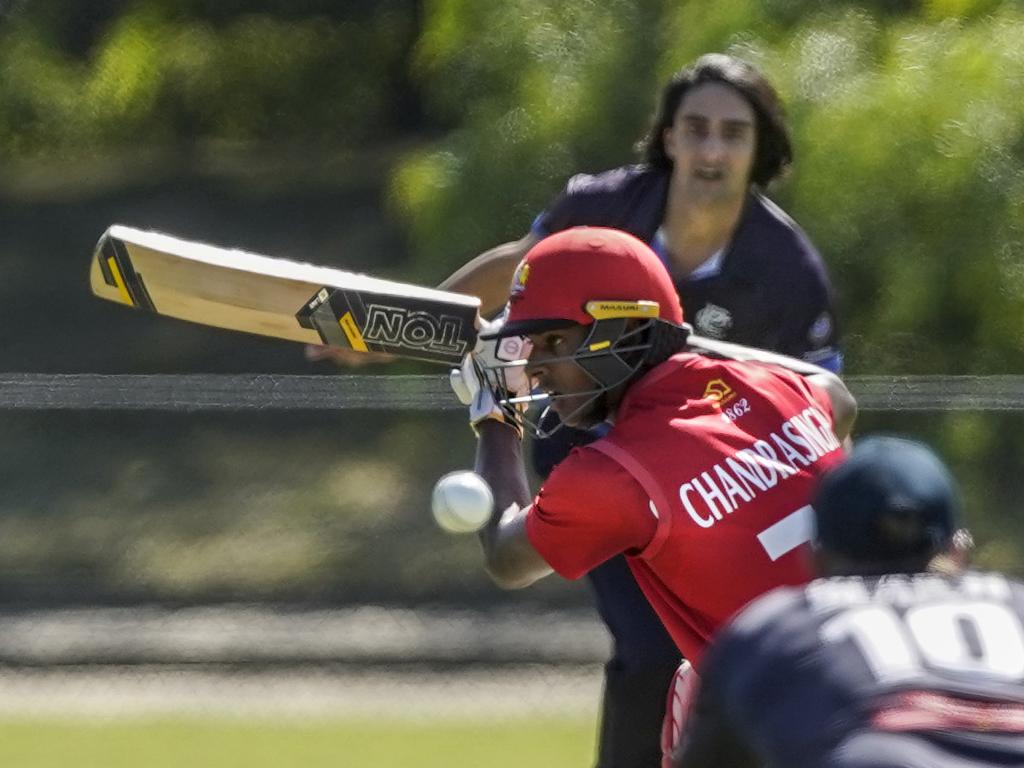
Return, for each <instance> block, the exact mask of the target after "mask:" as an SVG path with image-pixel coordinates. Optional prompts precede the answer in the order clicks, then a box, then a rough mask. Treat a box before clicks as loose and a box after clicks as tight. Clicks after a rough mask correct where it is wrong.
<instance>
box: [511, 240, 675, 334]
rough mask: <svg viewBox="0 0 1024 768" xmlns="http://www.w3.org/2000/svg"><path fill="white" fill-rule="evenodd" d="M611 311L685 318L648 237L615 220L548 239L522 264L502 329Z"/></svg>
mask: <svg viewBox="0 0 1024 768" xmlns="http://www.w3.org/2000/svg"><path fill="white" fill-rule="evenodd" d="M612 317H637V318H646V319H655V318H658V319H661V320H665V321H667V322H670V323H673V324H675V325H682V323H683V308H682V305H681V304H680V302H679V296H678V295H677V293H676V289H675V286H674V285H673V284H672V279H671V278H670V277H669V274H668V271H667V270H666V269H665V265H664V264H662V262H661V260H660V259H659V258H658V256H657V254H656V253H654V251H652V250H651V248H650V247H649V246H648V245H647V244H646V243H644V242H643V241H641V240H639V239H637V238H636V237H634V236H633V235H631V234H629V233H627V232H623V231H621V230H618V229H611V228H608V227H573V228H572V229H566V230H563V231H561V232H556V233H555V234H553V235H551V236H549V237H546V238H544V239H543V240H541V241H540V242H539V243H537V244H536V245H535V246H533V248H531V249H530V250H529V252H528V253H527V254H526V258H524V259H523V261H522V262H521V263H520V264H519V267H518V268H517V269H516V273H515V277H514V278H513V281H512V289H511V291H510V294H509V312H508V317H507V318H506V320H505V323H504V325H503V326H502V328H501V330H500V331H499V332H498V333H497V334H495V335H497V336H526V335H529V334H531V333H540V332H543V331H545V330H550V329H552V328H557V327H562V326H565V325H567V324H569V323H580V324H581V325H589V324H591V323H593V322H594V321H595V320H601V319H606V318H612Z"/></svg>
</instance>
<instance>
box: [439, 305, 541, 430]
mask: <svg viewBox="0 0 1024 768" xmlns="http://www.w3.org/2000/svg"><path fill="white" fill-rule="evenodd" d="M503 322H504V315H502V316H499V317H498V318H497V319H495V320H491V321H488V320H481V321H480V334H481V335H489V334H492V333H495V332H497V331H498V330H499V329H500V328H501V325H502V323H503ZM529 343H530V342H529V341H528V340H526V339H524V338H522V337H519V336H509V337H505V338H501V339H486V340H485V339H478V340H477V343H476V347H475V348H474V349H473V351H472V352H471V353H470V354H468V355H466V357H465V359H463V361H462V365H461V366H460V367H459V368H455V369H452V371H451V373H450V374H449V383H450V384H451V387H452V390H453V391H454V392H455V396H456V397H458V398H459V402H461V403H462V404H463V405H467V406H469V423H470V426H472V427H473V430H474V431H476V427H477V425H478V424H480V423H481V422H482V421H485V420H487V419H493V420H496V421H500V422H502V423H505V424H508V425H509V426H511V427H513V428H514V429H515V430H516V431H517V432H518V433H519V435H520V436H522V434H523V427H522V420H521V419H520V418H519V415H520V409H519V408H518V407H516V406H512V405H508V404H503V403H502V401H504V400H507V399H509V398H512V397H518V396H521V395H526V394H528V393H529V391H530V383H529V379H528V378H527V376H526V370H525V367H524V366H512V367H509V366H508V365H507V363H509V362H512V361H515V360H523V359H525V358H526V357H527V356H528V355H529V353H530V348H529ZM488 373H490V375H488Z"/></svg>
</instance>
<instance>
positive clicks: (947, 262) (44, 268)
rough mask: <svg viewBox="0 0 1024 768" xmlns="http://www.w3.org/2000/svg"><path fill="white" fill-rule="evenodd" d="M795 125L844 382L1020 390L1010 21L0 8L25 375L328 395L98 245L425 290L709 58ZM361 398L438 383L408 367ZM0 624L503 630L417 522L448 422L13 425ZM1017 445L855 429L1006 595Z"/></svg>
mask: <svg viewBox="0 0 1024 768" xmlns="http://www.w3.org/2000/svg"><path fill="white" fill-rule="evenodd" d="M711 50H723V51H728V52H731V53H735V54H738V55H740V56H742V57H745V58H747V59H750V60H751V61H753V62H755V63H756V64H758V65H759V66H761V67H762V68H763V69H764V70H765V71H766V72H767V73H768V74H769V75H770V76H771V78H772V79H773V80H774V82H775V83H776V84H777V86H778V87H779V89H780V91H781V93H782V94H783V97H784V100H785V102H786V104H787V107H788V112H789V115H790V118H791V122H792V127H793V131H794V139H795V146H796V162H795V166H794V168H793V172H792V173H791V174H790V176H789V177H788V178H787V179H785V180H784V181H783V182H782V183H780V184H778V185H777V186H776V187H773V188H772V189H771V190H769V192H770V194H771V196H772V197H774V198H775V199H776V200H777V201H778V202H780V204H781V205H782V206H783V207H784V208H786V209H787V210H788V211H789V212H790V213H791V214H792V215H793V216H794V218H796V219H797V220H798V221H799V222H800V223H801V224H802V226H803V227H804V228H805V229H806V230H807V231H808V233H809V234H810V236H811V238H812V239H813V240H814V241H815V243H816V244H817V246H818V247H819V249H820V250H821V251H822V253H823V255H824V256H825V259H826V261H827V262H828V265H829V267H830V269H831V273H832V277H833V280H834V283H835V285H836V287H837V290H838V294H839V301H840V310H841V313H842V317H841V319H842V326H843V329H844V338H845V347H846V353H847V371H848V373H851V374H866V373H878V374H894V375H895V374H916V373H932V374H936V373H941V374H968V373H971V374H995V373H1018V372H1020V371H1021V369H1022V363H1024V326H1022V317H1024V8H1022V7H1021V5H1020V3H1019V2H1011V1H1010V0H872V1H867V0H865V1H862V2H845V1H843V0H722V1H721V2H716V3H707V2H701V1H699V0H675V1H674V2H671V3H669V2H660V1H659V0H602V2H595V0H508V1H507V2H503V3H478V2H471V1H470V0H374V1H372V2H371V1H370V0H348V2H345V3H336V2H329V1H328V0H291V1H289V2H286V1H285V0H250V1H248V2H242V1H241V0H222V1H220V2H214V1H213V0H175V1H174V2H172V1H171V0H93V2H89V3H80V2H74V0H46V1H45V2H44V1H43V0H39V1H36V2H34V1H33V0H0V263H2V265H3V269H4V272H3V274H4V279H3V281H2V282H0V296H2V299H3V301H2V302H0V320H2V322H0V342H2V349H3V357H2V360H3V362H2V365H3V367H4V368H5V369H6V370H8V371H38V372H75V371H81V372H87V371H88V372H101V373H113V372H122V373H123V372H140V373H142V372H144V373H159V372H193V371H195V372H198V371H204V372H207V371H209V372H246V371H261V372H278V373H309V372H314V371H315V372H318V373H322V374H324V375H330V374H331V373H333V369H332V368H331V367H330V366H329V365H328V364H323V363H321V364H317V365H316V366H313V365H311V364H309V363H307V362H305V361H304V360H303V358H302V354H301V350H300V349H298V348H296V347H294V346H292V345H289V344H286V343H283V342H282V343H279V342H274V341H272V340H267V339H256V338H248V337H243V336H236V335H232V334H228V333H224V332H217V331H213V330H210V329H205V328H198V327H191V326H186V325H184V324H180V323H177V322H173V321H168V320H160V319H157V318H148V317H143V316H139V315H131V314H129V313H127V312H126V311H125V310H123V309H121V308H118V307H113V306H107V305H104V304H101V303H100V302H97V301H95V300H93V299H92V298H91V297H90V296H89V294H88V290H87V287H86V282H85V274H86V268H87V264H88V259H89V255H90V249H91V246H92V244H93V243H94V242H95V240H96V238H97V237H98V236H99V234H100V233H101V232H102V231H103V230H104V229H105V228H106V227H107V226H108V225H109V224H110V223H113V222H122V223H127V224H132V225H135V226H143V227H154V228H160V229H165V230H168V231H171V232H174V233H176V234H178V235H180V236H183V237H191V238H196V239H204V240H209V241H212V242H215V243H220V244H226V245H234V246H239V247H244V248H249V249H251V250H256V251H259V252H265V253H273V254H276V255H281V256H288V257H293V258H300V259H303V260H309V261H313V262H318V263H324V264H331V265H336V266H341V267H345V268H349V269H356V270H365V271H372V272H374V273H375V274H379V275H383V276H392V277H400V278H403V279H407V280H418V281H426V282H434V281H438V280H440V279H441V278H442V277H444V276H445V275H447V274H448V273H449V272H450V271H451V270H453V269H454V268H455V267H457V266H458V265H460V264H461V263H463V262H464V261H465V260H467V259H468V258H470V257H471V256H473V255H475V254H476V253H477V252H479V251H480V250H482V249H484V248H486V247H489V246H491V245H494V244H496V243H499V242H502V241H504V240H508V239H511V238H514V237H518V236H520V235H521V234H522V233H524V232H525V231H526V229H527V228H528V226H529V224H530V222H531V220H532V219H533V217H534V216H535V215H536V214H537V213H538V212H539V211H540V210H541V209H542V208H543V206H544V205H545V204H546V202H547V201H548V200H550V199H551V198H552V197H553V196H554V195H555V194H556V193H557V192H558V191H559V190H560V189H561V187H562V185H563V184H564V182H565V180H566V179H567V177H568V176H569V175H571V174H573V173H575V172H579V171H590V172H593V171H598V170H601V169H604V168H608V167H611V166H614V165H619V164H622V163H626V162H630V161H631V160H632V159H633V158H634V157H635V154H634V152H633V144H634V142H635V140H637V139H638V138H639V137H640V136H641V135H642V133H643V132H644V129H645V127H646V124H647V121H648V119H649V117H650V114H651V112H652V111H653V108H654V99H655V94H656V92H657V90H658V89H659V87H660V85H661V83H662V82H663V81H664V80H665V79H666V78H667V77H668V75H669V74H670V73H671V72H673V71H674V70H676V69H678V68H679V67H680V66H682V65H684V64H686V63H688V62H690V61H692V60H693V59H694V58H696V57H697V56H698V55H700V54H701V53H704V52H706V51H711ZM360 372H361V373H372V374H379V375H393V374H396V373H408V372H430V369H421V368H419V367H417V366H416V365H414V364H405V363H403V364H401V365H398V366H388V367H368V368H364V369H361V371H360ZM0 419H2V421H3V424H4V428H3V435H4V436H3V439H2V440H0V489H2V492H0V572H2V573H3V579H2V580H0V600H4V601H6V602H8V603H18V602H19V601H20V602H24V601H29V602H33V603H61V602H125V601H139V600H157V601H170V602H174V601H181V602H201V601H210V600H225V599H230V600H239V599H243V600H289V601H299V602H302V601H308V602H330V603H342V602H353V601H364V600H378V601H379V600H383V601H390V602H398V603H401V602H418V601H456V602H458V601H481V602H495V601H511V602H515V601H526V600H543V601H554V602H556V603H558V602H564V603H576V602H580V601H584V600H585V599H586V598H585V594H584V590H582V589H579V588H575V587H569V586H566V585H563V584H558V583H557V581H556V580H549V581H551V582H552V583H551V584H547V585H545V586H544V587H542V588H540V589H539V590H537V591H533V592H529V593H524V594H523V595H511V596H509V595H499V593H497V591H496V590H494V589H492V588H491V587H490V586H489V585H488V584H487V583H486V578H485V577H484V575H483V573H482V570H481V569H480V567H479V564H478V555H477V552H476V549H475V544H474V542H472V541H471V540H466V539H459V540H456V539H449V538H445V537H443V536H442V535H441V534H440V533H439V532H437V531H436V530H435V529H434V528H433V526H432V523H431V522H430V521H429V519H428V512H427V497H428V493H429V488H430V486H431V484H432V483H433V481H434V479H435V478H436V477H437V475H438V474H440V473H441V472H443V471H446V470H448V469H452V468H456V467H461V466H466V465H467V464H468V463H469V462H470V461H471V457H472V450H473V444H472V439H471V437H472V436H471V434H470V433H469V430H468V429H467V428H465V426H464V425H463V424H462V420H461V418H460V417H459V416H458V415H454V414H447V415H444V414H438V415H416V416H413V415H410V414H403V413H388V412H386V411H381V412H368V413H341V414H300V415H298V416H296V415H288V416H281V415H276V416H272V415H259V416H252V415H244V416H243V415H237V416H218V417H217V418H210V417H206V416H203V417H199V416H186V415H181V416H176V415H166V414H164V415H157V414H149V415H146V414H111V413H105V414H100V413H79V414H74V413H72V414H67V413H61V414H54V413H49V414H31V413H12V412H6V413H4V414H2V415H0ZM1022 421H1024V419H1022V417H1021V415H1020V414H1015V415H1012V416H1007V415H1000V416H992V415H984V414H959V415H957V414H948V413H947V414H943V413H937V414H928V415H926V416H920V415H916V416H915V415H913V414H897V413H878V414H874V413H869V414H865V415H864V416H863V417H862V420H861V426H860V429H861V431H864V430H868V429H871V430H877V429H885V430H890V431H905V432H912V433H914V434H916V435H918V436H919V437H921V438H923V439H926V440H929V441H932V442H934V443H935V444H936V445H937V446H938V447H939V449H940V450H941V451H942V453H943V454H944V455H945V456H946V457H947V458H948V459H949V460H950V461H951V462H952V463H953V464H954V466H955V468H956V470H957V473H958V475H959V477H960V478H961V479H962V480H963V482H964V483H965V488H966V493H967V500H968V507H969V510H970V523H971V525H972V527H973V528H974V529H975V533H976V536H977V539H978V542H979V545H980V546H979V560H980V561H981V562H982V563H983V564H986V565H992V566H998V567H1005V568H1009V569H1011V570H1014V571H1015V572H1018V573H1020V572H1022V569H1021V567H1020V565H1019V563H1020V555H1021V548H1022V546H1024V526H1022V523H1024V514H1022V512H1021V509H1020V502H1019V500H1020V498H1021V497H1022V495H1024V494H1022V492H1024V484H1022V481H1021V479H1020V478H1021V475H1022V473H1021V472H1020V467H1021V466H1022V464H1024V439H1022V438H1021V436H1020V435H1021V429H1020V427H1021V426H1022Z"/></svg>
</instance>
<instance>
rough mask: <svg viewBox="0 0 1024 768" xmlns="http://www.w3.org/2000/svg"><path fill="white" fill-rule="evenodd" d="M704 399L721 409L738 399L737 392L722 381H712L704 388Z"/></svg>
mask: <svg viewBox="0 0 1024 768" xmlns="http://www.w3.org/2000/svg"><path fill="white" fill-rule="evenodd" d="M704 397H705V398H707V399H709V400H711V401H712V403H713V404H714V405H715V407H716V408H721V407H722V406H723V405H726V404H727V403H729V402H730V401H731V400H734V399H735V398H736V390H734V389H733V388H732V387H730V386H729V385H728V384H726V383H725V382H724V381H722V380H721V379H712V380H711V381H709V382H708V385H707V386H706V387H704Z"/></svg>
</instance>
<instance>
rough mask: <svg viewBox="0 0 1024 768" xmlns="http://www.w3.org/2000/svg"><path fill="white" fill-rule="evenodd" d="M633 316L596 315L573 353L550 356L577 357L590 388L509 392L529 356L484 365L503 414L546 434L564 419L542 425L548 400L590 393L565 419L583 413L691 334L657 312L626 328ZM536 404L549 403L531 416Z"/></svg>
mask: <svg viewBox="0 0 1024 768" xmlns="http://www.w3.org/2000/svg"><path fill="white" fill-rule="evenodd" d="M588 310H589V306H588ZM631 319H632V317H610V318H606V319H598V320H595V321H594V322H593V323H592V324H591V326H590V333H589V334H587V337H586V338H585V339H584V340H583V342H582V343H581V344H580V345H579V347H577V349H576V350H575V351H574V352H573V353H572V354H570V355H565V356H563V357H556V358H550V360H551V362H562V361H572V362H574V363H576V365H578V366H579V367H580V368H581V369H582V370H583V371H584V373H586V374H587V376H588V378H590V379H591V381H593V382H594V388H593V389H587V390H583V391H578V392H568V393H562V394H559V395H550V394H548V393H546V392H537V393H531V394H528V395H518V396H513V395H511V394H510V393H512V392H514V389H513V388H512V387H510V386H509V381H510V379H512V380H514V379H520V380H521V379H522V376H523V373H524V369H525V368H526V366H527V365H528V361H527V360H515V361H509V362H500V363H497V364H494V365H491V366H484V367H483V373H484V375H485V378H486V379H487V383H488V385H489V386H490V387H491V388H492V390H493V391H494V392H495V395H496V400H497V402H498V405H499V406H500V407H501V408H502V409H503V410H504V411H505V415H506V418H508V419H510V420H512V421H513V422H514V423H516V424H519V425H520V426H525V427H529V428H530V431H531V433H532V434H533V435H534V436H535V437H538V438H546V437H550V436H551V435H553V434H554V433H555V432H557V431H558V430H559V429H561V428H562V426H563V425H564V422H563V421H559V422H557V423H556V424H555V425H554V426H553V427H551V428H550V429H543V428H542V427H541V422H542V421H543V419H544V416H545V414H546V413H547V411H548V408H550V402H551V401H552V400H556V399H560V398H565V397H579V396H585V395H590V397H588V398H587V399H586V400H585V401H584V402H583V403H582V404H580V405H579V406H578V407H577V408H576V409H574V410H573V411H572V412H571V413H570V414H569V415H568V416H567V417H566V419H571V418H572V417H573V416H576V415H577V414H580V413H584V412H585V411H587V410H588V409H590V408H591V407H592V406H593V405H594V403H595V401H597V400H598V399H599V398H601V397H602V396H604V394H605V393H606V392H608V391H609V390H612V389H614V388H616V387H618V386H620V385H621V384H624V383H625V382H627V381H628V380H630V379H631V378H634V377H635V376H636V375H637V374H638V373H639V372H641V370H645V369H647V368H651V367H653V366H655V365H658V364H659V363H661V362H664V361H665V360H667V359H668V358H669V357H670V356H671V355H673V354H675V353H676V352H678V351H680V350H681V349H682V348H683V347H685V345H686V339H687V338H688V337H689V334H690V327H689V326H688V325H682V326H678V325H674V324H672V323H668V322H665V321H662V320H659V319H656V318H655V319H650V320H646V321H645V322H642V323H641V324H640V325H638V326H637V327H635V328H633V329H631V330H627V325H628V323H629V321H630V320H631ZM538 404H547V407H545V408H544V409H543V411H542V412H541V413H540V414H539V416H537V417H536V418H532V417H531V416H530V415H529V409H530V407H531V406H533V405H538Z"/></svg>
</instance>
